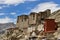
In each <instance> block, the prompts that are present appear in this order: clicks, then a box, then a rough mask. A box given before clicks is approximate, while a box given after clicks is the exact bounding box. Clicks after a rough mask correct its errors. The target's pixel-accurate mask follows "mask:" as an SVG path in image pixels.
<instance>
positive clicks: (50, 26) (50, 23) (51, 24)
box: [44, 19, 57, 32]
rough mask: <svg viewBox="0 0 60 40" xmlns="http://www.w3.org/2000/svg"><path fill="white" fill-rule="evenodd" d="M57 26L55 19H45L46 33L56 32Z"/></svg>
mask: <svg viewBox="0 0 60 40" xmlns="http://www.w3.org/2000/svg"><path fill="white" fill-rule="evenodd" d="M56 30H57V26H56V23H55V20H54V19H45V21H44V32H55V31H56Z"/></svg>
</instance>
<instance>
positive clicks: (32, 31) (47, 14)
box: [1, 9, 60, 40]
mask: <svg viewBox="0 0 60 40" xmlns="http://www.w3.org/2000/svg"><path fill="white" fill-rule="evenodd" d="M1 38H2V39H1V40H60V10H57V11H55V12H53V13H51V10H50V9H47V10H45V11H42V12H38V13H36V12H31V13H30V14H29V15H20V16H18V17H17V22H16V27H15V28H9V29H6V32H5V33H4V34H3V35H2V37H1Z"/></svg>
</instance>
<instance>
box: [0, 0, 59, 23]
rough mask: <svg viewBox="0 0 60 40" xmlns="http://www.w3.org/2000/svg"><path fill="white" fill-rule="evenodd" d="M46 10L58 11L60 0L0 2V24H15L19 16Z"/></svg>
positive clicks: (3, 0)
mask: <svg viewBox="0 0 60 40" xmlns="http://www.w3.org/2000/svg"><path fill="white" fill-rule="evenodd" d="M46 9H51V10H52V12H54V11H56V10H58V9H60V0H0V23H8V22H14V23H16V18H17V16H19V15H22V14H29V13H30V12H39V11H41V10H42V11H43V10H46Z"/></svg>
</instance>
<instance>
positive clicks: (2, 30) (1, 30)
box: [0, 23, 16, 34]
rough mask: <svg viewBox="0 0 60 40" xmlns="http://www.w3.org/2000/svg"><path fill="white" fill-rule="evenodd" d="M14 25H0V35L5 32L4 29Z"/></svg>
mask: <svg viewBox="0 0 60 40" xmlns="http://www.w3.org/2000/svg"><path fill="white" fill-rule="evenodd" d="M15 26H16V25H15V24H14V23H4V24H1V23H0V34H2V33H4V32H5V29H8V28H11V27H15Z"/></svg>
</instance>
